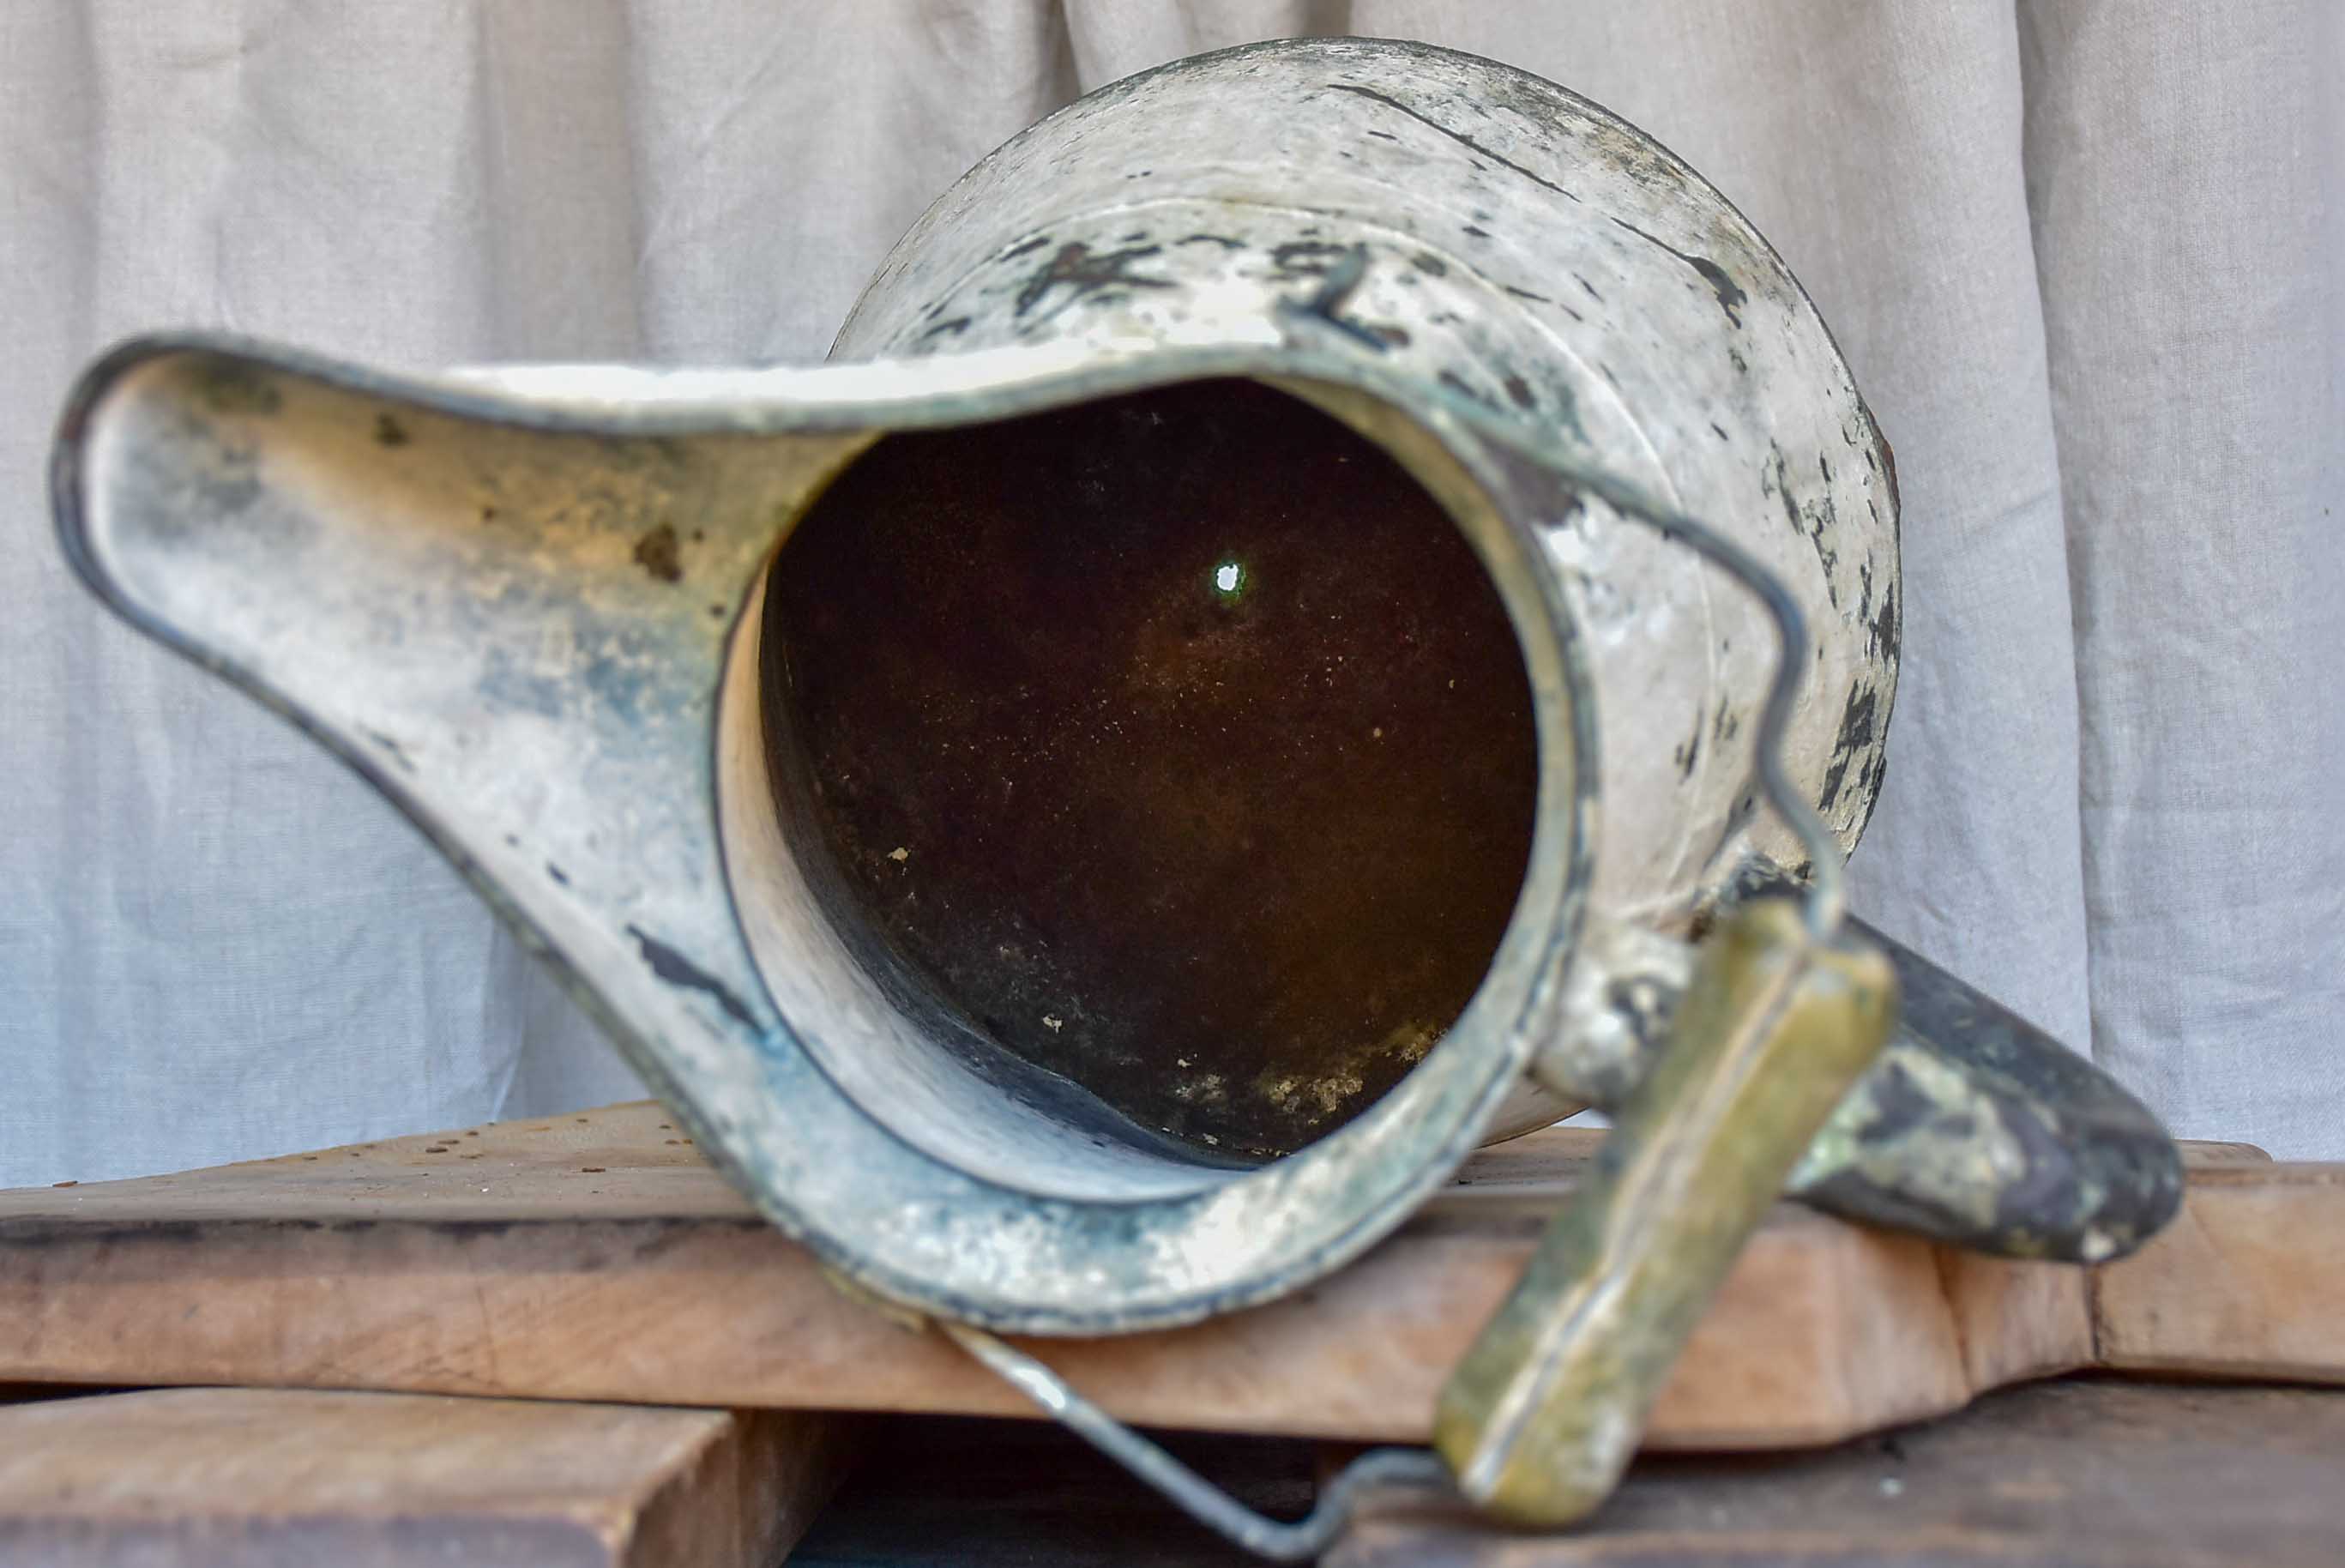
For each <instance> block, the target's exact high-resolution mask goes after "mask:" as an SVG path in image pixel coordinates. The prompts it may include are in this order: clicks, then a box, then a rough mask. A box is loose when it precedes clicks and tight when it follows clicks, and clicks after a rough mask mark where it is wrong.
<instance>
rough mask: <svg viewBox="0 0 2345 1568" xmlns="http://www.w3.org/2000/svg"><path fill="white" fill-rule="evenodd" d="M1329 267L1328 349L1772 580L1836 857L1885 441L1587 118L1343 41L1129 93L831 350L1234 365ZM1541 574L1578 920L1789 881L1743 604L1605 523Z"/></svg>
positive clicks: (1786, 292) (952, 210) (1890, 605)
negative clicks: (1585, 783) (1760, 740)
mask: <svg viewBox="0 0 2345 1568" xmlns="http://www.w3.org/2000/svg"><path fill="white" fill-rule="evenodd" d="M1345 267H1348V268H1352V269H1355V270H1356V271H1357V277H1356V280H1354V281H1352V283H1351V286H1350V287H1349V288H1348V289H1347V290H1346V291H1345V295H1344V298H1343V300H1342V302H1341V304H1340V306H1339V307H1337V308H1335V309H1334V310H1333V311H1331V312H1330V316H1329V325H1330V328H1331V331H1329V332H1328V333H1326V334H1325V335H1326V337H1327V338H1328V340H1329V341H1331V342H1335V343H1340V344H1342V345H1344V346H1345V347H1347V348H1350V349H1352V350H1353V351H1355V352H1357V353H1358V354H1360V355H1362V356H1363V357H1365V358H1366V359H1368V360H1371V361H1374V362H1375V363H1376V364H1377V365H1378V366H1379V367H1381V368H1382V369H1384V370H1386V372H1389V373H1391V374H1394V375H1396V376H1399V377H1402V378H1404V379H1406V380H1409V381H1413V382H1421V383H1423V384H1426V385H1430V386H1436V387H1439V388H1441V389H1443V390H1444V391H1446V392H1449V393H1451V394H1452V395H1455V396H1457V397H1460V398H1463V399H1467V400H1469V401H1470V402H1474V403H1476V404H1477V405H1479V406H1480V407H1481V408H1482V409H1484V410H1485V411H1486V412H1488V413H1489V414H1491V415H1492V416H1494V417H1496V418H1497V419H1501V420H1504V421H1507V422H1509V423H1514V424H1516V425H1518V426H1519V427H1520V428H1521V429H1523V430H1524V431H1525V432H1526V433H1528V434H1530V435H1531V436H1533V437H1534V438H1535V439H1537V440H1538V441H1539V442H1540V443H1546V444H1551V445H1553V446H1555V447H1556V448H1557V449H1558V451H1559V452H1560V453H1563V454H1565V455H1568V456H1572V457H1577V458H1579V459H1580V460H1582V461H1588V462H1593V463H1600V464H1601V465H1602V466H1604V467H1605V468H1607V469H1609V470H1610V471H1612V472H1613V473H1617V474H1618V475H1619V477H1620V478H1621V479H1622V480H1623V481H1625V482H1627V483H1629V484H1634V485H1636V486H1638V487H1639V488H1640V489H1642V490H1644V491H1645V492H1647V493H1649V494H1652V495H1654V496H1656V497H1658V498H1660V500H1662V501H1664V502H1666V503H1669V504H1673V505H1675V506H1677V507H1679V508H1680V509H1681V510H1683V511H1685V512H1689V513H1690V514H1693V515H1695V516H1697V517H1701V518H1706V519H1711V520H1712V521H1713V522H1714V523H1715V524H1716V525H1718V526H1720V527H1722V528H1725V529H1727V530H1728V531H1730V532H1731V534H1732V535H1733V537H1734V538H1735V540H1736V542H1737V543H1739V544H1741V545H1742V546H1743V547H1745V548H1746V549H1748V550H1749V551H1751V554H1752V555H1754V556H1755V557H1756V558H1757V559H1758V560H1759V561H1760V562H1761V564H1763V565H1765V566H1766V567H1767V568H1768V569H1769V570H1770V571H1771V572H1772V573H1773V574H1774V575H1775V576H1776V577H1777V578H1778V580H1780V581H1781V582H1782V584H1783V585H1785V587H1786V588H1787V589H1788V590H1789V591H1790V592H1791V594H1792V596H1793V598H1794V599H1795V600H1797V601H1798V603H1799V605H1800V607H1801V609H1802V612H1803V613H1804V615H1805V616H1806V618H1807V622H1808V625H1809V626H1810V627H1811V629H1812V635H1813V636H1814V639H1815V647H1816V656H1815V665H1814V667H1813V668H1812V670H1810V671H1809V672H1807V679H1806V682H1805V685H1804V687H1803V689H1802V697H1801V702H1800V707H1799V709H1798V711H1797V713H1796V714H1795V716H1794V718H1793V721H1792V727H1791V729H1790V731H1789V733H1788V734H1787V736H1786V738H1785V742H1786V744H1785V755H1786V759H1787V761H1788V762H1789V764H1790V766H1791V768H1792V772H1793V775H1794V777H1796V778H1797V779H1799V780H1800V781H1801V782H1802V784H1803V785H1805V786H1806V787H1807V788H1808V789H1809V790H1810V791H1811V792H1812V796H1813V797H1814V799H1816V801H1817V803H1818V805H1819V807H1820V809H1822V812H1823V814H1824V817H1825V820H1826V821H1827V822H1828V823H1829V824H1830V825H1831V827H1832V829H1833V830H1834V832H1835V833H1836V834H1837V835H1838V837H1839V838H1840V840H1841V842H1842V846H1843V850H1846V849H1848V848H1852V847H1853V845H1854V844H1855V842H1856V840H1857V837H1858V835H1859V834H1860V833H1861V832H1862V831H1863V827H1864V823H1865V820H1866V819H1867V817H1868V816H1869V815H1870V813H1871V811H1872V808H1873V799H1874V798H1875V796H1876V794H1877V793H1878V790H1879V788H1880V783H1881V779H1882V773H1883V766H1884V764H1883V741H1884V739H1885V736H1886V731H1887V728H1888V717H1889V709H1890V705H1891V701H1892V699H1893V695H1894V692H1895V688H1896V679H1897V624H1898V615H1899V605H1900V597H1899V596H1900V592H1901V590H1900V587H1899V583H1898V564H1897V535H1896V526H1897V497H1896V489H1895V485H1894V484H1893V479H1892V473H1891V467H1890V457H1889V450H1888V446H1887V444H1886V443H1884V442H1883V439H1882V436H1881V433H1880V431H1879V429H1878V427H1877V426H1876V425H1875V424H1874V423H1873V417H1872V415H1871V413H1870V412H1868V411H1867V410H1866V408H1865V406H1864V402H1863V399H1862V398H1861V397H1860V396H1859V395H1858V393H1857V390H1856V386H1855V383H1854V382H1853V380H1852V379H1851V377H1850V374H1849V371H1848V366H1847V364H1846V362H1845V361H1843V359H1842V357H1841V355H1840V353H1839V351H1838V350H1837V349H1836V347H1835V346H1834V345H1833V343H1832V336H1831V333H1830V332H1829V331H1827V330H1826V328H1825V326H1824V323H1823V321H1822V318H1821V317H1820V316H1819V315H1818V314H1817V312H1816V311H1815V308H1814V307H1813V305H1812V304H1811V303H1810V302H1809V300H1808V299H1807V296H1806V295H1805V294H1804V293H1802V291H1801V289H1800V286H1799V284H1798V282H1797V281H1796V280H1794V279H1793V278H1792V275H1791V273H1790V271H1789V270H1787V269H1786V268H1785V267H1784V266H1783V264H1782V260H1781V259H1779V258H1778V257H1777V256H1776V255H1775V253H1774V251H1773V249H1771V247H1770V246H1769V245H1768V244H1767V242H1766V241H1765V239H1762V238H1761V236H1760V235H1759V233H1758V232H1757V231H1756V230H1755V229H1752V228H1751V225H1750V224H1749V223H1748V222H1747V221H1746V220H1745V219H1743V218H1742V216H1741V214H1740V213H1739V212H1737V211H1736V210H1735V209H1734V208H1733V207H1732V206H1731V204H1730V203H1729V202H1728V201H1727V200H1726V199H1725V198H1724V197H1722V196H1721V195H1720V194H1719V193H1718V191H1717V190H1716V189H1714V188H1712V187H1711V185H1710V184H1709V183H1708V182H1707V181H1705V180H1703V179H1702V178H1700V176H1699V175H1698V174H1696V173H1694V171H1693V170H1692V169H1690V168H1688V167H1687V166H1686V165H1685V164H1683V163H1682V162H1680V160H1679V159H1678V158H1676V157H1674V156H1673V155H1672V154H1670V152H1668V151H1667V150H1666V149H1665V148H1661V147H1660V146H1659V145H1658V144H1656V143H1655V142H1653V141H1652V140H1651V138H1650V137H1647V136H1645V135H1644V134H1643V133H1642V132H1641V131H1639V130H1637V129H1636V128H1635V127H1631V126H1629V125H1628V124H1626V123H1625V122H1623V121H1622V120H1620V119H1619V118H1618V117H1615V116H1613V115H1612V114H1610V113H1609V111H1607V110H1605V109H1603V108H1601V107H1598V106H1597V105H1595V104H1592V103H1590V102H1589V101H1588V100H1587V99H1585V98H1582V97H1578V96H1576V95H1574V94H1572V93H1569V92H1567V91H1565V90H1564V89H1562V88H1560V87H1556V86H1555V85H1554V84H1552V83H1549V82H1546V81H1542V80H1540V79H1539V78H1538V77H1536V76H1530V75H1528V74H1527V73H1525V72H1521V71H1517V70H1513V69H1511V68H1509V67H1507V66H1501V65H1498V64H1497V63H1495V62H1492V61H1489V60H1485V59H1478V58H1475V57H1473V56H1465V55H1459V54H1456V53H1452V52H1450V51H1447V50H1443V49H1436V48H1430V47H1426V46H1418V45H1410V44H1403V43H1394V42H1387V41H1369V40H1360V39H1318V40H1308V41H1302V42H1295V43H1282V44H1273V45H1263V46H1252V47H1246V48H1240V49H1233V50H1229V51H1225V52H1223V53H1221V54H1216V55H1212V56H1202V57H1200V58H1197V59H1193V60H1184V61H1181V62H1179V63H1177V64H1174V65H1171V66H1165V67H1163V68H1162V69H1160V70H1155V71H1150V72H1146V73H1143V74H1142V75H1140V76H1133V77H1131V78H1129V79H1127V80H1125V81H1122V82H1118V83H1116V84H1114V85H1113V86H1112V87H1105V88H1102V89H1101V90H1100V91H1098V92H1096V93H1093V94H1091V96H1090V97H1086V98H1084V99H1082V100H1081V102H1079V103H1076V104H1073V105H1071V106H1070V107H1067V108H1065V109H1063V110H1061V112H1060V113H1058V114H1056V115H1054V116H1052V117H1051V118H1050V119H1048V120H1045V121H1044V122H1042V123H1041V125H1038V126H1036V127H1034V128H1032V129H1031V130H1030V131H1028V132H1026V133H1025V134H1024V135H1022V136H1020V137H1018V138H1017V139H1015V140H1014V141H1012V142H1010V144H1009V145H1008V146H1006V147H1004V148H1001V149H1000V151H998V152H996V153H994V154H993V155H992V156H990V158H987V159H985V161H984V162H982V163H980V164H979V165H978V167H977V168H974V169H972V170H971V171H970V172H969V174H968V175H967V176H966V177H964V178H962V179H961V181H960V182H959V184H958V185H956V186H955V187H954V188H952V190H951V191H949V193H947V194H946V195H945V196H944V197H943V198H942V199H940V200H939V201H938V203H937V204H936V205H935V206H934V207H933V208H931V209H929V212H928V214H927V215H926V216H925V217H923V218H922V219H920V221H919V223H918V224H916V225H915V226H914V227H913V229H911V231H910V232H909V234H907V235H906V236H905V237H904V239H902V240H901V241H900V242H899V243H898V246H897V247H896V249H895V250H894V251H893V253H891V254H890V256H889V257H888V260H887V261H886V262H885V263H884V264H883V265H882V266H881V268H880V270H879V271H878V274H877V275H876V277H875V278H874V280H873V281H872V283H871V284H870V286H869V287H868V289H867V290H866V291H865V293H864V295H863V297H862V299H861V300H859V301H858V303H857V305H856V307H855V310H854V311H853V312H852V313H851V314H850V315H849V317H848V321H847V324H846V327H845V328H844V330H842V331H841V332H840V333H839V337H838V341H837V347H836V348H835V350H834V355H835V356H836V357H839V358H847V359H867V358H881V357H886V358H895V357H905V356H915V355H923V354H935V353H949V352H955V351H963V350H967V349H969V348H972V347H990V346H997V345H1008V344H1014V343H1051V344H1059V345H1065V346H1074V347H1080V348H1081V349H1084V350H1088V351H1093V352H1097V353H1101V354H1103V355H1105V354H1114V353H1117V352H1120V351H1129V350H1130V348H1131V347H1132V346H1133V345H1138V344H1156V345H1171V344H1181V345H1199V346H1205V345H1211V346H1217V347H1235V346H1241V345H1245V344H1250V343H1254V342H1257V341H1261V339H1262V336H1263V334H1264V327H1265V324H1270V323H1279V322H1280V321H1281V320H1282V311H1283V309H1284V307H1287V306H1290V305H1291V304H1292V303H1293V302H1294V300H1298V299H1302V298H1307V297H1308V296H1310V295H1311V294H1312V293H1313V291H1314V290H1315V289H1317V288H1319V287H1320V286H1321V285H1322V284H1324V283H1325V281H1326V280H1327V279H1328V277H1329V276H1330V274H1331V273H1332V272H1334V271H1335V270H1337V269H1338V268H1345ZM1276 330H1277V331H1279V332H1280V335H1282V336H1284V335H1288V331H1287V329H1285V328H1284V327H1279V328H1277V329H1276ZM1541 553H1542V555H1543V558H1544V560H1545V563H1546V564H1547V566H1548V570H1549V571H1551V572H1552V573H1553V574H1554V575H1555V576H1556V577H1557V579H1558V582H1559V583H1560V584H1561V585H1562V587H1563V591H1564V594H1565V596H1566V600H1567V602H1568V604H1569V605H1570V606H1571V610H1572V614H1573V617H1574V619H1575V621H1576V622H1577V623H1578V626H1579V629H1580V631H1581V633H1582V635H1583V636H1584V637H1585V639H1586V643H1587V647H1588V655H1589V667H1590V670H1591V672H1592V677H1593V679H1594V683H1595V686H1596V689H1597V692H1598V701H1599V716H1598V721H1597V736H1598V743H1599V744H1598V750H1599V757H1600V759H1601V761H1600V764H1599V767H1600V773H1601V786H1600V788H1601V794H1602V797H1603V799H1604V824H1603V831H1602V834H1601V836H1600V838H1599V841H1598V843H1597V845H1596V847H1595V856H1594V859H1595V878H1596V880H1595V882H1594V885H1593V887H1592V888H1591V890H1590V899H1591V908H1592V909H1593V910H1594V911H1597V913H1599V915H1601V916H1607V917H1610V918H1613V919H1617V920H1621V921H1636V922H1640V923H1653V922H1657V923H1659V924H1660V925H1663V926H1665V927H1669V928H1671V929H1677V930H1682V929H1683V928H1684V925H1685V923H1686V922H1687V921H1689V920H1690V917H1691V914H1692V912H1693V910H1694V909H1695V907H1696V906H1697V904H1698V903H1699V902H1700V901H1701V900H1702V899H1703V898H1704V897H1705V896H1706V895H1708V894H1711V893H1713V892H1715V891H1717V889H1718V888H1719V886H1720V885H1721V882H1722V881H1724V880H1725V879H1726V878H1728V877H1731V875H1733V874H1734V873H1735V872H1736V871H1738V870H1739V869H1740V868H1741V867H1742V866H1743V864H1744V863H1745V862H1746V861H1747V860H1750V859H1751V858H1753V857H1760V858H1764V859H1767V860H1772V861H1773V862H1775V863H1777V864H1779V865H1782V866H1784V867H1788V868H1792V870H1794V871H1799V870H1801V869H1802V868H1801V867H1800V865H1799V862H1800V860H1801V858H1802V857H1801V854H1800V851H1799V849H1798V846H1797V845H1796V843H1794V842H1793V841H1792V839H1791V837H1790V835H1789V833H1788V832H1787V831H1786V830H1785V829H1784V828H1783V827H1782V824H1781V823H1779V822H1776V821H1774V820H1772V818H1771V817H1770V816H1769V815H1767V814H1766V813H1764V812H1760V811H1756V810H1754V809H1753V805H1752V802H1751V799H1750V798H1749V785H1750V771H1751V769H1750V764H1751V734H1752V730H1753V719H1754V716H1755V713H1756V709H1757V705H1758V702H1759V700H1760V697H1761V695H1762V693H1763V691H1764V689H1765V684H1766V680H1767V677H1768V674H1769V671H1770V659H1771V649H1772V643H1771V635H1772V634H1771V630H1770V628H1769V626H1768V625H1767V623H1766V620H1765V617H1764V616H1763V615H1762V614H1761V612H1760V610H1759V609H1758V607H1757V606H1755V605H1754V604H1752V603H1751V601H1750V600H1749V599H1748V598H1747V597H1746V596H1743V595H1741V594H1740V593H1738V592H1737V591H1736V590H1735V589H1734V587H1733V586H1732V585H1731V583H1729V582H1727V581H1726V580H1725V579H1723V578H1721V576H1720V575H1718V574H1717V573H1716V572H1715V571H1714V570H1712V569H1711V568H1708V567H1706V566H1704V565H1703V564H1702V563H1701V562H1700V559H1699V558H1698V557H1696V556H1695V555H1693V554H1692V553H1691V552H1690V551H1687V550H1685V549H1683V548H1682V547H1679V546H1675V545H1670V543H1668V542H1667V541H1665V540H1663V539H1661V538H1660V537H1659V536H1658V535H1656V534H1655V533H1654V532H1653V531H1652V530H1651V529H1650V528H1648V527H1645V526H1642V525H1640V524H1635V523H1632V522H1629V521H1628V520H1625V519H1623V518H1621V517H1619V515H1618V514H1616V513H1614V512H1613V510H1612V509H1611V508H1610V507H1609V506H1607V505H1606V504H1604V503H1603V502H1602V501H1600V500H1594V499H1590V500H1589V501H1587V502H1586V503H1585V504H1584V507H1583V509H1581V510H1579V511H1578V512H1576V513H1575V514H1574V515H1573V516H1571V517H1570V518H1569V519H1568V520H1565V522H1564V525H1563V526H1559V527H1554V528H1549V529H1547V530H1544V531H1543V532H1542V535H1541Z"/></svg>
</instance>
